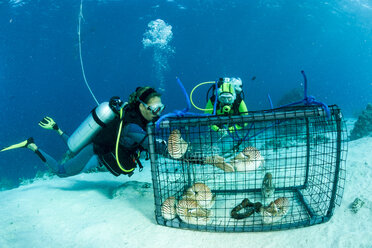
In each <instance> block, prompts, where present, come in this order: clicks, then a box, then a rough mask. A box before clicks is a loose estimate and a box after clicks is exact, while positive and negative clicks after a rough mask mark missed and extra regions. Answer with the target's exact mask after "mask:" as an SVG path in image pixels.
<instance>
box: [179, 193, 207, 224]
mask: <svg viewBox="0 0 372 248" xmlns="http://www.w3.org/2000/svg"><path fill="white" fill-rule="evenodd" d="M177 214H178V216H179V217H180V219H181V220H182V221H183V222H186V223H188V224H193V225H207V224H208V222H209V221H210V217H211V211H210V210H208V209H203V208H201V207H200V206H199V205H198V203H197V201H196V200H193V199H190V198H183V199H181V200H180V201H179V202H178V204H177Z"/></svg>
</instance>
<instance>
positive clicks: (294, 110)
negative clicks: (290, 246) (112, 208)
mask: <svg viewBox="0 0 372 248" xmlns="http://www.w3.org/2000/svg"><path fill="white" fill-rule="evenodd" d="M329 109H330V117H329V118H331V117H333V118H335V122H336V133H337V137H336V142H337V144H336V161H335V172H334V176H335V178H334V183H333V188H332V193H331V200H330V204H329V206H328V210H327V213H326V215H325V216H319V215H317V214H315V212H314V211H313V209H312V208H311V207H310V204H309V203H308V202H307V200H306V199H305V197H304V196H303V194H302V193H301V191H300V190H301V189H305V188H306V187H307V186H308V185H307V184H308V179H309V170H310V166H311V165H310V159H309V154H310V149H311V145H310V138H311V137H310V121H309V118H314V117H315V118H317V117H320V118H327V112H326V111H325V109H323V108H322V107H320V106H314V105H305V106H296V107H283V108H277V109H270V110H263V111H252V112H250V113H249V114H248V115H243V116H207V117H197V118H195V117H182V118H170V119H168V120H165V121H163V122H161V123H160V125H159V128H164V129H166V128H170V127H171V124H175V125H181V126H182V124H187V125H188V126H190V125H214V124H220V123H221V122H222V123H226V124H228V125H233V124H238V123H242V122H244V123H253V122H267V121H281V120H288V119H305V120H306V147H307V148H306V149H307V151H306V153H307V157H306V177H305V180H304V183H303V185H302V186H296V187H283V188H276V190H278V191H293V192H294V194H295V195H296V197H297V199H298V200H299V201H300V202H301V204H302V205H303V206H304V208H305V209H306V211H307V214H308V215H309V216H310V218H308V219H306V220H303V221H299V222H295V223H286V224H274V225H267V226H265V225H258V226H255V225H251V226H235V227H225V226H209V225H194V224H188V223H184V222H182V221H179V220H172V221H169V220H165V219H164V218H163V217H162V216H161V214H160V211H161V210H160V208H161V204H162V202H161V197H160V195H159V192H160V188H161V187H160V182H159V180H158V177H157V167H156V166H157V162H156V161H157V159H156V154H155V135H156V128H157V127H156V125H155V123H149V125H148V126H147V133H148V137H149V144H150V160H151V174H152V181H153V190H154V203H155V218H156V221H157V223H158V224H159V225H164V226H168V227H176V228H184V229H192V230H200V231H213V232H257V231H273V230H283V229H292V228H299V227H306V226H312V225H315V224H320V223H325V222H327V221H329V220H330V219H331V217H332V216H333V214H334V210H335V207H336V197H337V191H338V188H339V187H340V186H339V176H340V170H341V166H342V163H345V160H346V153H347V147H346V150H343V149H342V143H343V142H345V141H346V140H345V139H343V137H342V136H343V130H342V128H343V127H345V125H344V123H343V118H342V113H341V110H340V108H338V106H337V105H331V106H329ZM346 146H347V145H346ZM342 152H345V156H344V158H345V159H342ZM344 170H345V171H346V169H344ZM187 180H188V186H190V185H191V172H190V168H189V166H188V170H187ZM258 191H260V189H259V188H254V189H244V190H243V192H244V193H249V192H253V193H257V192H258ZM212 192H213V193H214V194H229V193H236V192H237V191H236V190H213V191H212ZM339 197H341V199H342V194H341V196H339ZM341 199H340V200H341Z"/></svg>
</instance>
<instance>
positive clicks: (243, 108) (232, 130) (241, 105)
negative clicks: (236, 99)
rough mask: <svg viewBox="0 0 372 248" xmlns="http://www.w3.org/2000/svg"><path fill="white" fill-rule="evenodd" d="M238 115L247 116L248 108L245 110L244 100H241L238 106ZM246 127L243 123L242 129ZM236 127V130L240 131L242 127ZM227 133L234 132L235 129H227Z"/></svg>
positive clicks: (232, 127)
mask: <svg viewBox="0 0 372 248" xmlns="http://www.w3.org/2000/svg"><path fill="white" fill-rule="evenodd" d="M238 110H239V115H247V114H248V108H247V105H245V102H244V100H242V101H241V102H240V104H239V109H238ZM245 126H247V123H244V127H245ZM235 127H236V130H240V129H242V128H243V127H241V126H240V125H235ZM229 131H230V132H234V131H235V128H234V126H231V127H229Z"/></svg>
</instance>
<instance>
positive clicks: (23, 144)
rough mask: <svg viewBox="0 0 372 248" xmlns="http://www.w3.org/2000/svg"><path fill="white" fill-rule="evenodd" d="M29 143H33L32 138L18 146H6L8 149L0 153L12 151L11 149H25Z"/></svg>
mask: <svg viewBox="0 0 372 248" xmlns="http://www.w3.org/2000/svg"><path fill="white" fill-rule="evenodd" d="M31 143H34V138H32V137H31V138H28V139H26V140H24V141H22V142H20V143H18V144H14V145H11V146H8V147H5V148H3V149H1V150H0V152H4V151H8V150H12V149H17V148H25V147H27V146H28V145H29V144H31Z"/></svg>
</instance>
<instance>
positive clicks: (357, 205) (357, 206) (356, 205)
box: [350, 197, 364, 214]
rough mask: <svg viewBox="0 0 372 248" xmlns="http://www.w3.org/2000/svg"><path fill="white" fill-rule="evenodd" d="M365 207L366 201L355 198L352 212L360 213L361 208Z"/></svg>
mask: <svg viewBox="0 0 372 248" xmlns="http://www.w3.org/2000/svg"><path fill="white" fill-rule="evenodd" d="M363 205H364V201H363V200H361V199H359V198H358V197H357V198H355V200H354V201H353V203H351V205H350V210H351V211H352V212H353V213H355V214H356V213H358V211H359V209H360V208H361V207H363Z"/></svg>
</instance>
